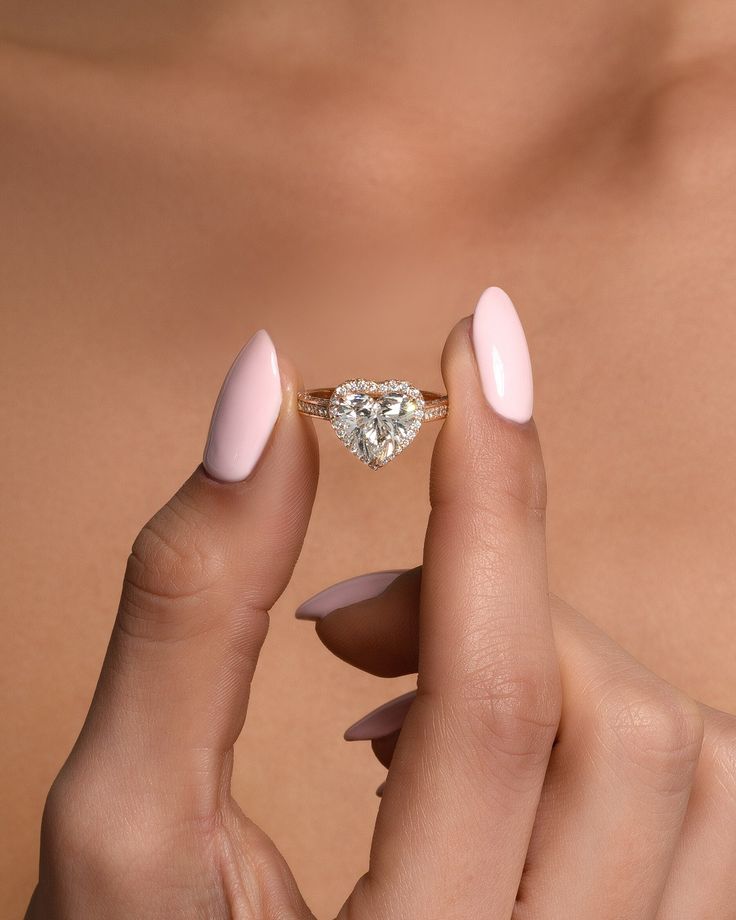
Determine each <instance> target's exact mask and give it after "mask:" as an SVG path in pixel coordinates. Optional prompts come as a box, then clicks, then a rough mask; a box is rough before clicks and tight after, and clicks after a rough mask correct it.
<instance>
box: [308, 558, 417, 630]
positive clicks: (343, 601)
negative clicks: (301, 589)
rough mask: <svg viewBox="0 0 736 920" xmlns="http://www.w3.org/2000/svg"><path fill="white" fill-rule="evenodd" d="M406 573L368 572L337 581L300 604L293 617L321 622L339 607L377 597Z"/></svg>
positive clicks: (390, 571) (392, 571)
mask: <svg viewBox="0 0 736 920" xmlns="http://www.w3.org/2000/svg"><path fill="white" fill-rule="evenodd" d="M406 571H407V569H387V570H386V571H384V572H368V574H367V575H356V576H355V577H354V578H346V579H345V581H338V583H337V584H336V585H330V587H329V588H325V589H324V590H323V591H320V592H319V593H318V594H314V595H312V597H310V598H308V599H307V600H306V601H304V603H303V604H300V605H299V606H298V607H297V609H296V613H295V614H294V616H295V617H296V618H297V620H321V619H323V618H324V617H326V616H327V614H328V613H332V611H333V610H339V608H340V607H347V606H348V604H357V603H359V602H360V601H367V600H368V599H369V598H371V597H378V595H379V594H380V593H381V592H382V591H384V590H385V589H386V588H388V586H389V585H390V584H391V582H392V581H394V579H396V578H397V577H398V576H399V575H402V574H403V573H404V572H406Z"/></svg>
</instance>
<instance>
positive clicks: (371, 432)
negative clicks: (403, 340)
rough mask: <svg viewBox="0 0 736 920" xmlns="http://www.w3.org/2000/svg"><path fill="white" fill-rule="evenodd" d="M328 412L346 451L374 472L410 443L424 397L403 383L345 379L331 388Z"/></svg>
mask: <svg viewBox="0 0 736 920" xmlns="http://www.w3.org/2000/svg"><path fill="white" fill-rule="evenodd" d="M328 412H329V416H330V422H331V423H332V427H333V428H334V429H335V431H336V432H337V436H338V437H339V438H340V440H341V441H342V442H343V444H344V445H345V446H346V447H347V448H348V450H350V451H351V452H352V453H354V454H355V456H356V457H357V458H358V459H359V460H362V461H363V463H365V464H367V465H368V466H369V467H370V468H371V469H373V470H377V469H378V468H379V467H382V466H385V464H387V463H388V462H389V461H390V460H393V459H394V457H395V456H396V455H397V454H399V453H401V451H402V450H403V449H404V448H405V447H407V446H408V445H409V444H411V442H412V441H413V440H414V438H415V436H416V433H417V431H419V428H420V426H421V424H422V419H423V418H424V397H423V396H422V393H421V391H420V390H418V389H417V388H416V387H413V386H412V385H411V384H409V383H407V382H406V381H405V380H383V381H382V382H381V383H376V382H375V381H373V380H348V381H347V382H346V383H341V384H340V386H339V387H336V388H335V390H334V392H333V394H332V396H331V397H330V403H329V407H328Z"/></svg>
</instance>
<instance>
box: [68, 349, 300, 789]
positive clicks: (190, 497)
mask: <svg viewBox="0 0 736 920" xmlns="http://www.w3.org/2000/svg"><path fill="white" fill-rule="evenodd" d="M296 389H297V385H296V379H295V374H294V372H293V370H292V369H291V367H290V366H289V364H288V363H286V362H284V361H283V360H282V362H281V367H279V362H278V360H277V355H276V350H275V348H274V345H273V343H272V342H271V339H270V338H269V336H268V334H267V333H266V332H265V331H260V332H258V333H256V335H255V336H254V337H253V338H252V339H251V340H250V342H248V344H247V345H246V346H245V347H244V348H243V350H242V351H241V352H240V354H239V355H238V357H237V358H236V360H235V362H234V364H233V366H232V367H231V369H230V371H229V373H228V375H227V377H226V378H225V382H224V384H223V386H222V390H221V392H220V395H219V397H218V400H217V404H216V406H215V410H214V414H213V419H212V424H211V427H210V433H209V437H208V440H207V446H206V449H205V457H204V464H203V466H202V467H199V468H198V469H197V470H196V471H195V472H194V473H193V475H192V476H191V477H190V478H189V479H188V480H187V481H186V482H185V483H184V485H183V486H182V487H181V489H180V490H179V491H178V492H177V493H176V494H175V495H174V496H173V497H172V498H171V499H170V500H169V501H168V502H167V503H166V505H165V506H164V507H163V508H162V509H161V510H160V511H158V512H157V513H156V514H155V515H154V516H153V518H151V520H150V521H149V522H148V523H147V524H146V525H145V526H144V527H143V529H142V530H141V532H140V533H139V534H138V536H137V538H136V540H135V542H134V544H133V548H132V552H131V554H130V557H129V559H128V564H127V568H126V572H125V580H124V586H123V592H122V598H121V601H120V607H119V610H118V615H117V618H116V621H115V626H114V630H113V634H112V638H111V640H110V644H109V647H108V651H107V655H106V657H105V662H104V665H103V669H102V673H101V675H100V680H99V683H98V686H97V690H96V692H95V696H94V699H93V702H92V706H91V708H90V712H89V715H88V718H87V721H86V723H85V726H84V729H83V731H82V734H81V736H80V739H79V741H78V743H77V746H76V748H75V752H74V753H73V755H72V757H74V756H75V755H79V754H80V753H82V752H83V751H85V750H86V751H87V752H89V750H90V748H92V749H93V755H94V760H95V763H96V765H97V768H98V769H99V768H102V769H104V768H105V767H110V768H112V769H114V771H115V774H116V775H118V776H119V775H120V771H121V770H123V771H129V772H130V774H131V775H132V776H133V777H135V778H136V780H138V779H139V778H140V776H141V774H142V773H144V774H145V777H146V778H147V779H148V781H149V782H150V783H152V784H153V785H154V786H155V785H156V777H157V776H161V777H167V779H166V780H162V787H163V788H166V787H167V786H169V787H170V784H171V775H172V774H171V771H172V770H175V771H177V772H178V773H179V774H181V773H182V771H184V772H185V773H189V768H190V767H191V768H192V770H193V771H194V773H196V775H197V776H198V777H200V778H201V777H202V775H203V774H210V773H211V778H212V779H214V780H217V781H218V782H219V778H220V777H221V775H222V773H221V771H222V764H223V757H224V755H225V754H226V752H228V750H229V749H230V748H231V747H232V745H233V743H234V741H235V739H236V738H237V736H238V734H239V732H240V730H241V728H242V726H243V721H244V719H245V713H246V709H247V705H248V694H249V689H250V683H251V678H252V676H253V672H254V670H255V667H256V662H257V659H258V654H259V652H260V649H261V645H262V643H263V640H264V638H265V635H266V632H267V628H268V610H269V608H270V607H271V606H272V604H273V603H274V602H275V601H276V599H277V598H278V596H279V595H280V594H281V592H282V591H283V590H284V588H285V586H286V584H287V582H288V580H289V578H290V576H291V572H292V569H293V567H294V564H295V562H296V559H297V556H298V554H299V551H300V549H301V545H302V540H303V538H304V533H305V531H306V527H307V523H308V520H309V515H310V510H311V506H312V501H313V499H314V493H315V488H316V482H317V469H318V460H317V449H316V440H315V436H314V430H313V426H312V423H311V422H310V421H309V420H307V419H305V418H304V417H303V416H300V415H299V414H298V413H297V408H296ZM101 742H102V743H101ZM189 775H192V774H191V773H189ZM180 785H183V786H186V783H184V784H180ZM193 785H197V786H199V785H200V784H199V783H197V784H193ZM204 785H205V786H208V785H209V786H210V787H211V788H214V784H208V783H205V784H204ZM200 788H201V787H200ZM205 807H206V806H205Z"/></svg>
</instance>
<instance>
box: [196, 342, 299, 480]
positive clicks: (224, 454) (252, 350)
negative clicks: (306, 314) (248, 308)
mask: <svg viewBox="0 0 736 920" xmlns="http://www.w3.org/2000/svg"><path fill="white" fill-rule="evenodd" d="M281 399H282V392H281V377H280V374H279V363H278V359H277V357H276V349H275V347H274V344H273V342H272V341H271V338H270V336H269V334H268V333H267V332H266V330H265V329H261V330H259V331H258V332H256V334H255V335H254V336H253V338H252V339H251V340H250V341H249V342H248V343H247V344H246V345H245V346H244V347H243V349H242V351H241V352H240V354H239V355H238V356H237V358H236V359H235V361H234V362H233V365H232V367H231V368H230V370H229V371H228V373H227V376H226V377H225V382H224V383H223V384H222V388H221V390H220V395H219V396H218V397H217V402H216V403H215V408H214V411H213V413H212V421H211V423H210V430H209V435H208V437H207V445H206V447H205V449H204V459H203V463H204V468H205V470H207V472H208V473H209V475H210V476H212V478H213V479H219V480H220V482H240V481H241V480H243V479H247V478H248V476H250V474H251V473H252V472H253V469H254V467H255V465H256V464H257V463H258V460H259V459H260V456H261V454H262V453H263V448H264V447H265V446H266V444H267V442H268V439H269V437H270V436H271V432H272V431H273V427H274V425H275V424H276V419H277V418H278V417H279V411H280V409H281Z"/></svg>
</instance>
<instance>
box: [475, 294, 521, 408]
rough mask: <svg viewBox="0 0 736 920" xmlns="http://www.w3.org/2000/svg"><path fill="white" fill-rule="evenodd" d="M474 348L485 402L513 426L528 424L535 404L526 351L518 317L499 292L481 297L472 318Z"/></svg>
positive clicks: (509, 302) (506, 296)
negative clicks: (516, 423)
mask: <svg viewBox="0 0 736 920" xmlns="http://www.w3.org/2000/svg"><path fill="white" fill-rule="evenodd" d="M473 348H474V349H475V357H476V360H477V362H478V370H479V371H480V379H481V384H482V385H483V393H484V394H485V397H486V399H487V400H488V402H489V403H490V404H491V406H492V407H493V408H494V409H495V410H496V412H498V414H499V415H502V416H503V417H504V418H507V419H510V420H511V421H512V422H528V421H529V419H530V418H531V417H532V408H533V404H534V387H533V384H532V365H531V361H530V359H529V348H528V346H527V343H526V336H525V335H524V330H523V329H522V327H521V320H520V319H519V314H518V313H517V312H516V310H515V308H514V305H513V303H512V302H511V299H510V297H509V296H508V294H506V293H504V291H502V290H501V288H497V287H490V288H488V289H487V290H485V291H484V292H483V293H482V294H481V298H480V300H479V301H478V306H477V307H476V308H475V313H474V315H473Z"/></svg>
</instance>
